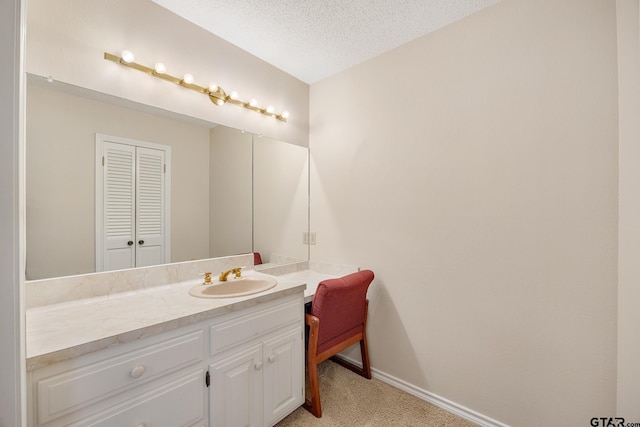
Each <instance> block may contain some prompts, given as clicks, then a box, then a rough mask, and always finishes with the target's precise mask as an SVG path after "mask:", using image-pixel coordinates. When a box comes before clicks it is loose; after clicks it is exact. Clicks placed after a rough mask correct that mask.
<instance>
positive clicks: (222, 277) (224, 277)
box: [218, 267, 242, 282]
mask: <svg viewBox="0 0 640 427" xmlns="http://www.w3.org/2000/svg"><path fill="white" fill-rule="evenodd" d="M240 270H242V267H236V268H232V269H231V270H227V271H225V272H222V273H220V276H218V280H219V281H221V282H226V281H227V276H229V274H233V275H235V276H236V279H239V278H240V277H242V272H241V271H240Z"/></svg>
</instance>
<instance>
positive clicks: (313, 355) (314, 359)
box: [303, 300, 371, 418]
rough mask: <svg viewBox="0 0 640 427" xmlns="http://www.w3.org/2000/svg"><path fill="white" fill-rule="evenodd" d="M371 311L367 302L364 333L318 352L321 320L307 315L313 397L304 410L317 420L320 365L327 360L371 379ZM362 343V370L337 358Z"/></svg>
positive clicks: (320, 408)
mask: <svg viewBox="0 0 640 427" xmlns="http://www.w3.org/2000/svg"><path fill="white" fill-rule="evenodd" d="M368 309H369V300H366V301H365V309H364V310H365V311H364V324H363V327H362V332H359V333H357V334H355V335H353V336H351V337H349V338H347V339H346V340H344V341H342V342H341V343H338V344H336V345H334V346H333V347H331V348H329V349H327V350H325V351H323V352H322V353H320V354H317V352H318V330H319V328H320V319H319V318H317V317H316V316H313V315H311V314H308V313H307V314H306V315H305V322H306V324H307V325H308V326H309V344H308V346H307V354H306V356H307V371H308V375H309V389H310V395H311V397H310V398H309V399H305V403H304V405H303V406H304V408H305V409H307V410H308V411H309V412H311V413H312V414H313V415H315V416H316V417H317V418H320V417H322V406H321V404H320V384H319V382H318V365H319V364H320V363H322V362H324V361H325V360H327V359H329V358H330V359H331V360H332V361H334V362H336V363H338V364H339V365H341V366H343V367H345V368H347V369H349V370H351V371H353V372H355V373H356V374H358V375H361V376H363V377H365V378H367V379H371V366H370V364H369V349H368V347H367V313H368V311H369V310H368ZM358 342H359V343H360V355H361V356H362V368H360V367H359V366H356V365H354V364H353V363H351V362H349V361H347V360H345V359H343V358H341V357H335V355H336V354H338V353H340V352H341V351H342V350H345V349H346V348H347V347H350V346H352V345H353V344H356V343H358Z"/></svg>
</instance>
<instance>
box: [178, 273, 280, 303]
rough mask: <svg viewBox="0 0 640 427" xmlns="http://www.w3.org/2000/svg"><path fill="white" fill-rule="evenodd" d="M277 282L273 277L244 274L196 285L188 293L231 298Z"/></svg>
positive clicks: (255, 292) (205, 296)
mask: <svg viewBox="0 0 640 427" xmlns="http://www.w3.org/2000/svg"><path fill="white" fill-rule="evenodd" d="M277 284H278V281H277V280H276V278H275V277H269V276H246V277H240V278H233V277H230V278H229V279H228V280H227V281H226V282H220V281H215V282H213V283H212V284H211V285H197V286H194V287H192V288H191V289H189V294H190V295H192V296H194V297H198V298H232V297H241V296H245V295H251V294H257V293H258V292H263V291H266V290H268V289H271V288H273V287H274V286H276V285H277Z"/></svg>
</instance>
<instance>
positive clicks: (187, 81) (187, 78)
mask: <svg viewBox="0 0 640 427" xmlns="http://www.w3.org/2000/svg"><path fill="white" fill-rule="evenodd" d="M104 59H106V60H108V61H112V62H115V63H117V64H120V65H124V66H125V67H129V68H133V69H136V70H138V71H142V72H144V73H146V74H149V75H150V76H153V77H157V78H159V79H162V80H166V81H168V82H171V83H174V84H177V85H178V86H182V87H184V88H187V89H191V90H194V91H196V92H200V93H202V94H204V95H207V96H208V97H209V99H210V100H211V102H213V103H214V104H216V105H218V106H221V105H224V104H226V103H229V104H234V105H237V106H239V107H243V108H246V109H247V110H252V111H255V112H256V113H260V114H264V115H265V116H269V117H273V118H274V119H278V120H280V121H282V122H286V121H287V117H289V112H288V111H283V112H282V113H281V114H276V113H275V112H274V111H273V107H272V106H268V107H267V108H260V107H258V106H257V101H255V99H252V100H251V101H250V102H244V101H241V100H239V99H237V93H235V92H232V93H231V94H230V95H227V93H226V92H225V91H224V89H222V88H221V87H220V86H218V85H216V84H212V85H210V86H209V87H202V86H199V85H197V84H195V83H193V76H192V75H191V74H185V75H184V77H183V78H182V79H181V78H178V77H174V76H171V75H169V74H166V73H165V72H164V69H165V68H164V65H162V64H160V63H158V64H156V65H155V67H154V68H149V67H146V66H144V65H141V64H138V63H136V62H133V59H134V58H133V54H132V53H131V52H129V51H124V52H123V53H122V56H116V55H112V54H110V53H107V52H105V53H104ZM156 70H159V71H156Z"/></svg>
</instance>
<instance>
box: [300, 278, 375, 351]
mask: <svg viewBox="0 0 640 427" xmlns="http://www.w3.org/2000/svg"><path fill="white" fill-rule="evenodd" d="M372 281H373V271H371V270H362V271H359V272H357V273H352V274H349V275H347V276H344V277H340V278H337V279H328V280H323V281H322V282H320V283H319V284H318V287H317V289H316V293H315V295H314V297H313V303H312V305H311V314H312V315H314V316H316V317H317V318H319V319H320V328H319V330H318V346H319V347H324V346H323V343H327V342H328V341H330V340H331V339H333V338H335V337H337V336H339V335H341V334H344V333H345V332H348V331H350V330H357V329H358V328H362V325H363V323H364V319H365V315H366V312H365V310H366V308H365V306H366V299H367V289H368V288H369V285H370V284H371V282H372Z"/></svg>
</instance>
